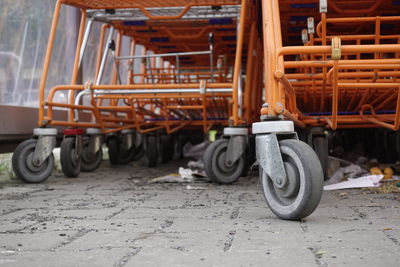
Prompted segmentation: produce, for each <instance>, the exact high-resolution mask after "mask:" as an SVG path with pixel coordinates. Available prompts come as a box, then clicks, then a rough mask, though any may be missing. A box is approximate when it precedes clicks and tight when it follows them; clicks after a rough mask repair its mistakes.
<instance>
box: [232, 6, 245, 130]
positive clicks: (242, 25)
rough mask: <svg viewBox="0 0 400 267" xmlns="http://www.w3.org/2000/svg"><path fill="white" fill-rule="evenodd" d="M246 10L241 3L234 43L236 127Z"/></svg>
mask: <svg viewBox="0 0 400 267" xmlns="http://www.w3.org/2000/svg"><path fill="white" fill-rule="evenodd" d="M246 10H247V3H246V1H245V0H242V1H241V10H240V21H239V27H238V33H237V35H238V40H237V43H236V55H235V65H234V72H233V110H232V117H233V125H234V126H237V125H238V122H239V118H238V112H239V110H238V109H239V103H238V88H239V75H242V74H241V73H240V70H241V63H242V52H243V51H242V50H243V39H244V29H245V21H246Z"/></svg>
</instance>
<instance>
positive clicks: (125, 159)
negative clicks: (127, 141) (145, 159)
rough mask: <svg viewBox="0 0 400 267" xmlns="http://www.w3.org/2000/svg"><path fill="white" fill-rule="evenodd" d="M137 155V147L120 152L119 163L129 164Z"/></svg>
mask: <svg viewBox="0 0 400 267" xmlns="http://www.w3.org/2000/svg"><path fill="white" fill-rule="evenodd" d="M135 155H136V149H135V147H131V148H130V149H129V150H128V151H125V152H123V153H120V155H119V158H118V164H128V163H129V162H132V161H133V159H134V158H135Z"/></svg>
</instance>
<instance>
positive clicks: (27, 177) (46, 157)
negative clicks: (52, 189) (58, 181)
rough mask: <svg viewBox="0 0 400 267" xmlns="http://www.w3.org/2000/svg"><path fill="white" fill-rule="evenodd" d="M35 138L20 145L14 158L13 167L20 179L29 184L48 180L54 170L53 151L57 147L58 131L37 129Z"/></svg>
mask: <svg viewBox="0 0 400 267" xmlns="http://www.w3.org/2000/svg"><path fill="white" fill-rule="evenodd" d="M33 134H34V136H35V138H33V139H29V140H26V141H24V142H22V143H21V144H19V145H18V147H17V148H16V149H15V151H14V154H13V156H12V166H13V170H14V172H15V174H16V175H17V177H18V178H20V179H22V180H24V181H25V182H27V183H40V182H43V181H44V180H46V179H47V178H48V177H49V176H50V175H51V172H52V171H53V169H54V156H53V149H54V147H55V146H56V136H57V129H54V128H36V129H34V131H33Z"/></svg>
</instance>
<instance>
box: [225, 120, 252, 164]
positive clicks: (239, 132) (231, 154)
mask: <svg viewBox="0 0 400 267" xmlns="http://www.w3.org/2000/svg"><path fill="white" fill-rule="evenodd" d="M248 134H249V131H248V129H247V128H233V127H229V128H225V129H224V136H229V143H228V148H227V150H226V158H225V164H226V166H228V167H231V166H233V164H235V162H236V161H237V160H238V159H239V158H240V157H241V156H242V155H243V153H244V152H245V151H246V145H247V136H248Z"/></svg>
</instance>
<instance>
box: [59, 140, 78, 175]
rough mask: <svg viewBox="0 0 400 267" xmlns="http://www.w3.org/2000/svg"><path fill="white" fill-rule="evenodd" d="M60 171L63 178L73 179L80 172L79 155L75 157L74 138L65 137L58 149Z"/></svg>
mask: <svg viewBox="0 0 400 267" xmlns="http://www.w3.org/2000/svg"><path fill="white" fill-rule="evenodd" d="M60 162H61V169H62V171H63V173H64V174H65V176H67V177H69V178H75V177H77V176H78V175H79V173H80V171H81V159H80V155H79V156H76V155H75V137H65V138H64V140H63V141H62V142H61V149H60Z"/></svg>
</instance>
